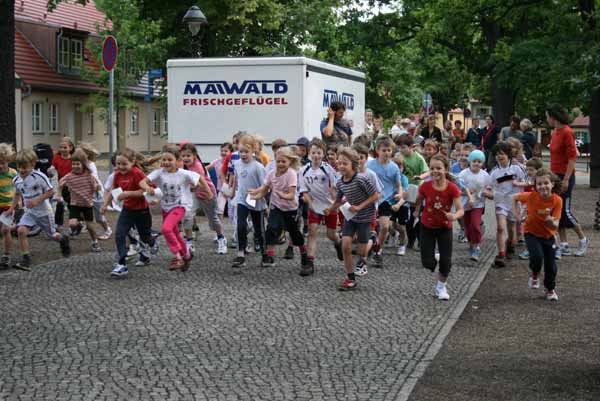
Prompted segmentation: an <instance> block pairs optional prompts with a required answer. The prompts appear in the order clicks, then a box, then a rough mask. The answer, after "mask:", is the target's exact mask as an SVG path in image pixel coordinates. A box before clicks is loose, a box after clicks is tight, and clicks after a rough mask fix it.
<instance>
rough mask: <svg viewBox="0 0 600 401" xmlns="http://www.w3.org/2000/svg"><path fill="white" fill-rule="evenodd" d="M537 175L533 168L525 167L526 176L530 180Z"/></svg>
mask: <svg viewBox="0 0 600 401" xmlns="http://www.w3.org/2000/svg"><path fill="white" fill-rule="evenodd" d="M536 173H537V170H536V169H535V168H533V167H527V176H528V177H530V178H533V177H535V174H536Z"/></svg>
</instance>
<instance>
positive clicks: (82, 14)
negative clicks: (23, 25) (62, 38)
mask: <svg viewBox="0 0 600 401" xmlns="http://www.w3.org/2000/svg"><path fill="white" fill-rule="evenodd" d="M47 3H48V2H47V0H15V18H16V19H18V20H19V19H20V20H27V21H36V22H41V23H46V24H52V25H58V26H61V27H65V28H71V29H78V30H81V31H87V32H92V33H97V32H96V24H98V25H99V26H100V27H101V28H102V27H104V26H107V27H110V26H111V24H110V21H108V20H107V19H106V16H105V15H104V13H102V12H101V11H99V10H97V9H96V4H95V3H94V0H89V1H88V3H87V5H85V6H83V5H81V4H78V3H75V2H74V1H73V0H69V1H68V2H67V1H64V2H60V3H59V4H58V6H57V7H56V8H55V9H54V10H53V11H52V12H48V8H47Z"/></svg>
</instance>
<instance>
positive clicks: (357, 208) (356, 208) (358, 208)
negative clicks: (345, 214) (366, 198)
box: [348, 205, 361, 213]
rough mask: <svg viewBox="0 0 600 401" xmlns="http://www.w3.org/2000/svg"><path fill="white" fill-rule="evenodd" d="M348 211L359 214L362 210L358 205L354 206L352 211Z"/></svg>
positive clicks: (351, 207) (351, 208)
mask: <svg viewBox="0 0 600 401" xmlns="http://www.w3.org/2000/svg"><path fill="white" fill-rule="evenodd" d="M348 210H350V211H351V212H352V213H358V212H360V210H361V208H360V207H358V206H356V205H352V206H350V209H348Z"/></svg>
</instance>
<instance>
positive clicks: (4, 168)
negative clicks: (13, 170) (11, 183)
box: [0, 160, 8, 174]
mask: <svg viewBox="0 0 600 401" xmlns="http://www.w3.org/2000/svg"><path fill="white" fill-rule="evenodd" d="M6 172H8V161H7V160H0V174H4V173H6Z"/></svg>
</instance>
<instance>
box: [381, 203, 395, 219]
mask: <svg viewBox="0 0 600 401" xmlns="http://www.w3.org/2000/svg"><path fill="white" fill-rule="evenodd" d="M377 215H378V216H379V217H390V216H391V215H392V207H391V206H390V204H389V203H388V202H383V203H380V204H379V206H378V207H377Z"/></svg>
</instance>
